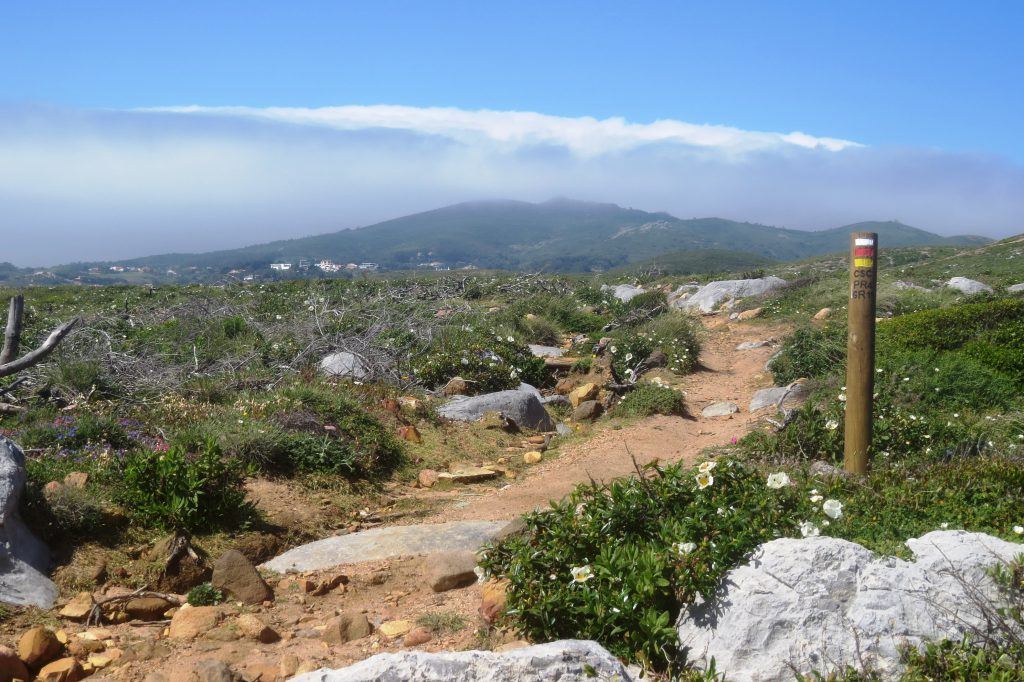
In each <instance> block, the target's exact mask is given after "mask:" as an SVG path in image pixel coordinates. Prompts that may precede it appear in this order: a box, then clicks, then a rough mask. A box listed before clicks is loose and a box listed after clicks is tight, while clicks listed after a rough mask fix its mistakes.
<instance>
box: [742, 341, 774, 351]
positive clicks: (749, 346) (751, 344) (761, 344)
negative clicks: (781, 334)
mask: <svg viewBox="0 0 1024 682" xmlns="http://www.w3.org/2000/svg"><path fill="white" fill-rule="evenodd" d="M770 345H772V342H771V341H744V342H743V343H741V344H739V345H738V346H736V350H740V351H742V350H754V349H755V348H765V347H766V346H770Z"/></svg>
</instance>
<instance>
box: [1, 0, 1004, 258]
mask: <svg viewBox="0 0 1024 682" xmlns="http://www.w3.org/2000/svg"><path fill="white" fill-rule="evenodd" d="M1022 25H1024V3H1019V2H998V1H996V2H980V3H965V2H936V1H934V0H933V1H931V2H885V3H882V2H849V3H840V2H787V1H784V0H780V1H778V2H771V3H766V2H701V3H696V2H660V3H654V2H631V3H624V2H615V3H613V2H601V1H589V2H574V3H568V2H563V3H551V2H546V3H542V2H515V3H510V2H509V3H497V2H479V1H477V2H426V1H422V2H413V1H409V2H388V1H376V2H372V3H371V2H365V3H363V2H359V3H357V2H303V1H301V0H299V1H296V2H289V3H261V2H208V1H207V2H190V1H184V2H137V1H135V2H103V1H102V0H99V1H96V2H88V3H85V2H83V3H78V2H74V3H72V2H60V3H58V2H47V1H39V2H31V3H28V2H23V3H8V4H7V5H6V6H5V7H4V10H3V17H2V23H0V199H3V200H5V203H6V205H7V208H6V209H4V208H0V229H2V230H5V231H6V229H8V226H14V225H17V226H22V227H25V226H27V227H28V228H30V230H31V229H44V228H45V229H50V230H54V229H56V230H58V231H59V232H60V233H61V234H66V235H67V236H68V238H69V239H73V238H75V235H76V234H78V232H76V230H85V229H89V230H91V234H97V232H96V231H97V230H99V229H100V227H101V226H106V227H105V228H104V229H105V230H106V231H105V232H103V233H102V235H109V239H108V238H106V237H105V236H101V238H99V239H96V240H92V245H91V246H90V250H88V257H90V258H92V257H97V258H98V257H101V254H100V252H101V251H103V253H104V254H105V253H109V254H110V255H109V257H111V258H114V257H125V256H128V255H142V254H143V253H148V252H150V251H153V250H164V249H171V248H173V249H175V250H184V249H187V250H205V249H206V248H216V247H222V246H233V245H237V244H240V243H249V242H251V241H262V240H265V239H272V238H276V237H278V236H280V237H290V236H297V235H301V234H309V233H314V232H321V231H327V230H330V229H340V228H343V227H351V226H353V225H357V224H365V223H366V222H371V221H374V220H380V219H384V218H388V217H393V216H394V215H397V214H399V213H401V212H403V211H406V210H422V209H426V208H432V207H434V206H436V205H441V204H443V203H446V202H450V201H458V200H463V199H473V198H480V197H482V196H494V197H509V198H524V199H538V200H539V199H543V198H547V196H551V195H555V194H571V195H573V196H578V197H579V198H586V199H595V200H606V201H612V202H616V203H622V204H631V205H635V206H637V207H639V208H646V209H650V210H670V211H671V212H673V213H675V214H677V215H681V216H682V217H690V216H691V215H707V214H711V213H715V214H719V215H723V216H724V217H732V218H740V219H747V220H753V221H759V222H769V223H775V224H786V225H789V226H794V227H805V228H814V227H832V226H835V225H838V224H843V223H844V222H854V221H856V220H862V219H876V218H878V219H885V218H900V219H902V220H904V221H905V222H908V223H911V224H915V225H918V226H920V227H923V228H926V229H934V230H936V231H939V232H946V233H949V232H975V233H979V232H980V233H985V234H991V235H993V236H1002V235H1006V234H1011V233H1017V232H1020V231H1022V230H1024V227H1022V226H1021V225H1020V223H1021V222H1024V221H1021V220H1020V218H1021V217H1022V216H1024V200H1021V199H1019V198H1018V199H1014V197H1015V196H1020V195H1022V194H1024V192H1022V191H1020V190H1022V189H1024V135H1022V134H1021V133H1022V130H1021V128H1022V126H1021V123H1020V121H1021V120H1022V111H1024V87H1021V85H1022V84H1021V78H1022V76H1021V74H1022V73H1024V47H1022V45H1024V43H1022V41H1021V40H1020V38H1019V32H1020V27H1021V26H1022ZM189 105H194V106H196V107H198V108H193V109H183V107H187V106H189ZM376 105H398V106H400V107H405V108H404V109H397V110H396V109H384V108H381V107H378V106H376ZM328 107H363V108H362V109H351V108H350V109H345V110H342V111H337V110H333V109H322V108H328ZM153 108H162V109H164V111H160V112H154V111H138V110H139V109H153ZM270 108H283V109H273V110H271V109H270ZM481 110H487V111H490V112H528V113H529V112H533V113H535V114H537V115H539V116H541V118H539V119H537V120H531V121H525V122H524V121H523V120H513V119H511V118H508V117H505V118H502V117H497V118H495V117H491V118H489V119H486V120H478V117H475V114H474V112H477V113H478V112H481ZM316 112H319V114H316ZM438 112H440V114H439V113H438ZM439 115H440V116H441V118H443V119H444V120H443V121H442V122H440V123H439V122H438V120H437V119H438V116H439ZM545 117H546V118H545ZM592 119H594V120H596V121H597V122H602V121H608V120H612V121H615V120H618V119H622V123H623V125H625V126H626V127H627V128H628V127H629V126H633V127H632V128H630V129H629V130H627V131H625V132H623V130H621V129H620V128H621V126H620V127H616V126H603V127H602V126H597V127H596V128H595V127H594V126H593V125H591V120H592ZM658 121H670V122H679V123H680V124H695V125H697V126H712V127H717V128H711V129H708V130H705V131H704V132H708V131H709V130H710V132H714V131H716V130H717V131H718V132H722V130H726V131H728V130H732V131H735V132H733V133H729V136H730V141H729V143H728V144H724V143H722V142H721V140H720V139H718V138H716V139H715V140H711V139H709V138H707V137H706V136H702V135H703V133H701V131H699V130H698V131H696V132H695V131H687V130H682V129H679V130H676V129H673V130H669V131H666V130H665V129H664V128H657V127H656V126H655V127H647V128H645V127H643V126H644V125H646V124H653V123H655V122H658ZM538 126H539V127H538ZM581 130H582V132H581ZM510 131H511V132H510ZM794 132H799V133H803V134H804V135H805V136H806V138H807V139H803V138H801V140H802V141H797V140H796V139H795V138H792V137H790V138H785V139H783V138H779V139H778V140H774V141H772V140H769V139H767V138H763V137H757V136H756V135H753V134H754V133H756V134H764V133H771V134H780V135H783V136H784V135H787V134H790V133H794ZM748 133H750V134H751V135H748ZM581 135H582V136H583V137H584V138H585V140H584V141H583V142H580V141H579V140H580V136H581ZM694 135H696V137H694ZM740 138H742V140H740ZM738 140H740V141H738ZM829 141H842V142H844V144H838V143H834V142H829ZM845 142H850V143H856V144H845ZM179 143H180V145H179ZM683 147H685V149H683ZM410 149H411V151H410ZM302 150H307V152H308V153H306V154H303V153H302ZM5 152H6V153H7V156H6V158H7V161H6V162H5V160H4V153H5ZM709 156H714V158H709ZM513 157H514V158H513ZM668 157H671V158H668ZM684 157H685V158H684ZM283 163H287V164H288V168H289V170H288V171H287V172H283V171H282V170H281V168H280V166H281V164H283ZM253 164H255V167H254V166H253ZM260 164H265V165H266V168H264V169H263V170H262V171H261V170H260V169H259V166H260ZM210 168H213V170H208V172H210V173H211V174H213V175H212V176H211V180H209V181H206V180H204V179H203V178H201V177H199V178H197V177H196V175H197V173H198V174H199V175H200V176H201V175H202V173H203V172H204V171H203V169H210ZM410 168H416V169H417V171H418V172H420V173H423V174H425V175H429V176H433V177H431V178H430V179H429V180H428V181H424V182H417V176H416V174H414V173H410V172H409V169H410ZM640 168H644V169H651V170H650V172H652V173H654V172H655V171H657V172H658V173H659V174H662V175H663V174H664V173H669V174H672V175H673V177H675V179H676V181H677V182H676V183H675V184H673V183H667V182H664V179H663V177H662V175H659V176H658V177H655V178H652V181H651V182H649V183H646V184H647V185H659V183H660V185H659V187H658V188H655V189H657V191H655V189H649V190H647V191H643V190H642V188H640V187H639V185H638V186H637V187H635V188H632V189H631V188H630V187H628V184H629V183H625V185H626V186H625V188H624V189H623V190H622V191H621V192H618V193H617V192H616V191H615V189H616V188H617V187H620V186H623V185H622V183H618V182H617V181H616V173H619V174H628V175H630V176H635V175H636V173H637V172H638V169H640ZM709 168H711V171H710V177H712V178H713V179H714V182H715V183H716V184H714V185H713V186H712V185H708V184H707V183H709V182H711V181H710V180H708V179H707V177H704V178H702V182H703V183H704V184H703V185H702V186H701V188H700V191H699V192H697V191H694V192H692V193H690V194H687V192H685V191H683V190H681V189H680V187H683V188H685V187H686V186H687V185H688V179H690V178H693V177H694V176H695V175H698V174H699V175H702V176H708V175H709V170H708V169H709ZM76 169H77V170H76ZM240 169H241V170H240ZM360 169H362V171H361V170H360ZM780 169H782V170H781V172H780ZM97 173H98V174H99V177H97ZM225 173H234V175H232V177H231V182H230V183H227V185H226V186H225V185H224V184H223V183H225V182H226V181H225V180H224V179H223V176H224V174H225ZM570 173H571V174H573V176H574V178H575V180H574V182H562V181H558V180H556V178H559V177H564V176H565V175H566V174H570ZM538 174H539V177H541V178H543V179H544V182H536V181H533V180H531V176H532V177H537V176H538ZM873 175H874V177H876V180H875V181H871V179H870V178H871V177H872V176H873ZM438 176H440V177H438ZM481 176H486V177H490V178H491V179H492V180H493V183H492V184H491V185H488V184H487V183H484V182H482V181H481ZM771 176H780V177H778V178H772V177H771ZM331 178H346V179H347V180H348V181H349V185H351V182H354V181H356V180H358V183H357V184H359V188H358V191H352V192H351V193H350V194H348V195H347V196H345V197H344V199H345V200H344V201H341V200H337V199H336V198H335V199H332V198H331V197H332V195H336V194H337V193H338V186H337V185H335V184H332V182H331ZM816 178H817V179H818V181H819V182H824V180H821V179H822V178H824V179H825V180H827V184H815V179H816ZM147 179H148V182H146V180H147ZM588 179H589V180H590V183H589V184H588V182H587V180H588ZM101 180H103V182H101ZM393 180H400V181H401V182H400V183H398V184H395V183H394V182H392V181H393ZM442 180H444V181H442ZM211 183H212V185H211ZM844 183H845V184H846V185H848V187H847V190H846V191H844V189H843V187H842V185H843V184H844ZM97 185H99V186H97ZM752 186H754V187H755V189H754V190H752V189H751V188H752ZM757 186H762V188H763V192H764V193H763V194H759V193H758V192H757V191H756V187H757ZM160 187H162V188H163V192H164V193H163V194H161V193H160ZM929 187H932V188H933V189H932V190H931V191H932V192H934V196H929ZM268 188H270V189H271V190H272V191H268ZM282 188H291V190H292V191H284V189H282ZM389 190H390V192H389ZM217 191H220V192H221V195H219V196H220V198H218V197H217V196H214V195H215V194H216V192H217ZM268 194H269V195H272V196H268ZM396 195H397V196H396ZM901 196H902V200H901ZM247 197H249V198H251V201H252V203H253V204H255V205H257V206H258V208H256V209H254V210H255V211H256V213H255V214H250V213H247V212H245V211H242V210H240V209H239V208H238V207H239V204H240V203H241V202H245V201H246V199H247ZM709 197H712V198H713V199H714V200H711V199H709ZM762 197H763V201H760V198H762ZM951 197H953V198H955V200H956V204H955V205H954V204H953V203H952V201H953V199H952V198H951ZM943 201H946V202H949V205H948V206H946V205H944V204H943ZM936 202H937V204H936ZM800 204H804V206H801V205H800ZM147 206H148V207H149V209H148V210H147ZM929 206H930V208H929ZM5 212H6V213H7V215H6V216H5V215H4V213H5ZM215 227H216V228H218V229H217V230H216V232H215V233H214V234H211V228H215ZM243 227H244V228H245V231H242V228H243ZM115 247H116V248H115ZM12 252H13V254H14V255H13V256H12V258H14V259H15V262H18V261H19V260H20V261H22V263H26V262H32V263H43V262H45V261H47V260H51V259H52V258H57V259H58V260H64V259H65V258H63V257H58V256H56V255H53V254H54V252H53V250H52V248H50V249H43V248H41V246H40V245H39V244H35V245H33V244H32V243H31V239H30V237H25V239H24V243H19V244H15V246H14V248H13V250H12ZM78 253H81V251H80V250H79V251H78Z"/></svg>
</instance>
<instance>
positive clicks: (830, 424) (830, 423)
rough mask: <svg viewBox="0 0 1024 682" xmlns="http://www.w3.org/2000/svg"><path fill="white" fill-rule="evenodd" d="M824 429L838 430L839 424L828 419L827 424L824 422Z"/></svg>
mask: <svg viewBox="0 0 1024 682" xmlns="http://www.w3.org/2000/svg"><path fill="white" fill-rule="evenodd" d="M825 428H826V429H828V430H829V431H835V430H836V429H838V428H839V422H837V421H836V420H835V419H829V420H828V421H827V422H825Z"/></svg>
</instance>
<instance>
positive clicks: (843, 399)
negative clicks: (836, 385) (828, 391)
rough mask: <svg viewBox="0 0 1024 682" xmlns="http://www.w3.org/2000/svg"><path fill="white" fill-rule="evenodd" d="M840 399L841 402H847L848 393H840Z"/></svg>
mask: <svg viewBox="0 0 1024 682" xmlns="http://www.w3.org/2000/svg"><path fill="white" fill-rule="evenodd" d="M838 400H839V402H841V403H845V402H846V394H845V393H840V394H839V398H838Z"/></svg>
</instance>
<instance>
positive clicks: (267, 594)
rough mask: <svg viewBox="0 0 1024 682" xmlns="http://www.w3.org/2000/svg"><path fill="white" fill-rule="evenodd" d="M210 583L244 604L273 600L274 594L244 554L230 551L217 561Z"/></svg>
mask: <svg viewBox="0 0 1024 682" xmlns="http://www.w3.org/2000/svg"><path fill="white" fill-rule="evenodd" d="M210 583H211V584H212V585H213V586H214V587H216V588H217V589H219V590H224V591H225V592H227V593H228V594H230V595H231V596H232V597H234V598H235V599H237V600H238V601H240V602H244V603H246V604H260V603H262V602H263V601H265V600H267V599H273V598H274V592H273V590H271V589H270V585H267V583H266V581H265V580H263V578H262V577H261V576H260V574H259V573H258V572H257V571H256V567H255V566H253V565H252V562H251V561H249V560H248V559H247V558H246V557H245V555H244V554H242V553H241V552H239V551H237V550H234V549H231V550H228V551H227V552H224V554H222V555H221V557H220V558H219V559H217V563H216V564H214V566H213V578H212V579H211V580H210Z"/></svg>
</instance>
